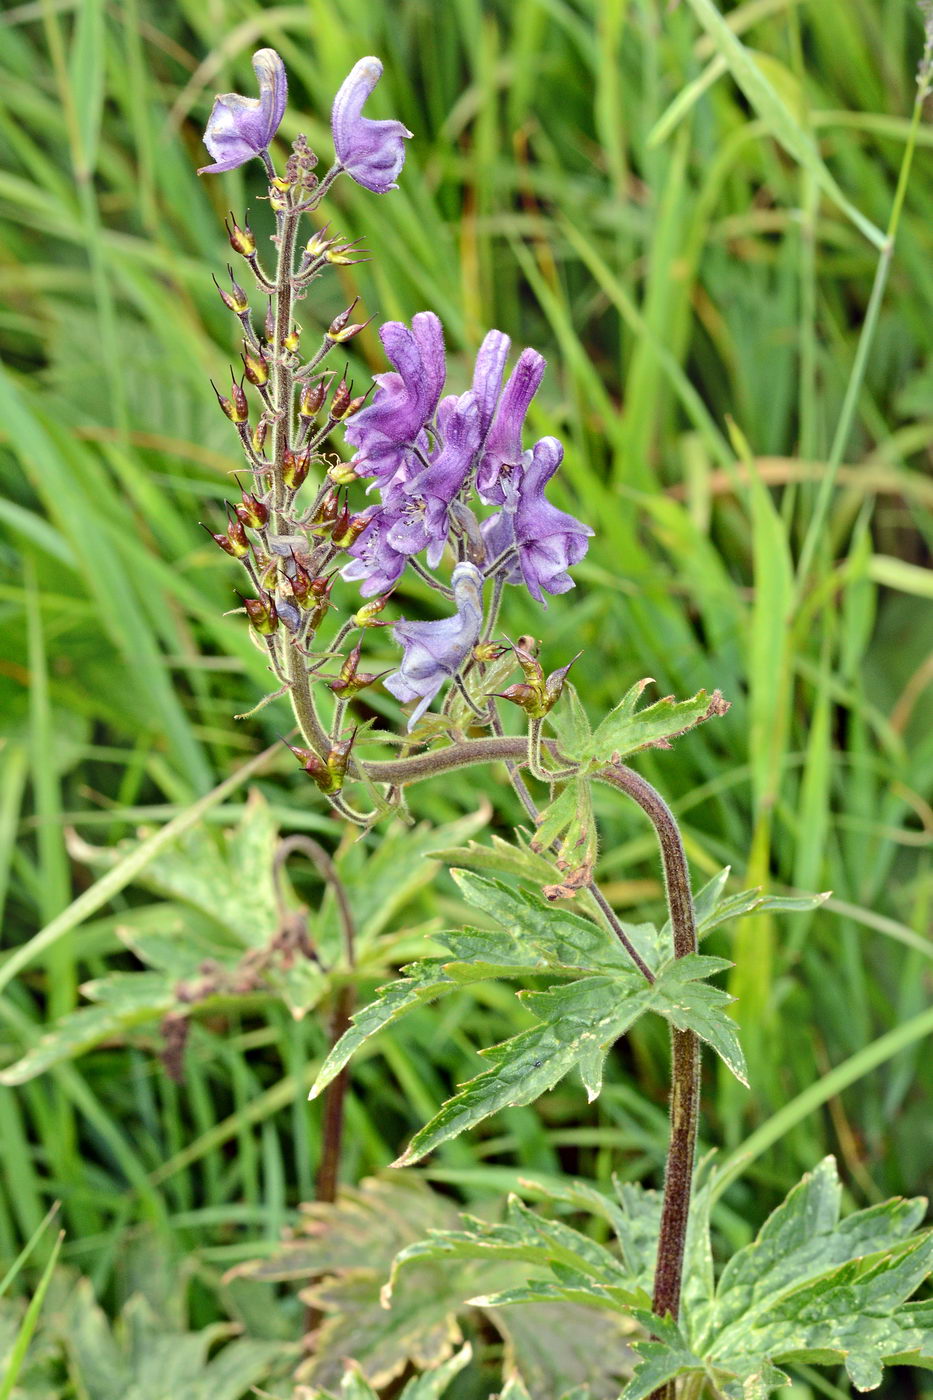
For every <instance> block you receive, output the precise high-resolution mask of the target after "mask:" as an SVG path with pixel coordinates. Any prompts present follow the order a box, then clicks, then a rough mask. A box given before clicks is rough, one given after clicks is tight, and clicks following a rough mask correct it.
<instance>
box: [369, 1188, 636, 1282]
mask: <svg viewBox="0 0 933 1400" xmlns="http://www.w3.org/2000/svg"><path fill="white" fill-rule="evenodd" d="M463 1225H464V1228H463V1229H460V1230H433V1231H431V1234H430V1237H429V1238H428V1239H427V1240H423V1241H419V1242H418V1243H417V1244H414V1245H411V1246H409V1248H408V1249H405V1250H403V1251H402V1253H401V1254H399V1255H398V1257H397V1258H396V1260H395V1263H394V1265H393V1268H392V1277H391V1280H390V1284H389V1290H388V1293H387V1296H391V1292H392V1289H394V1287H395V1284H396V1282H397V1280H398V1278H399V1276H400V1274H402V1273H403V1272H404V1271H405V1269H406V1268H407V1267H410V1266H411V1264H412V1263H413V1262H415V1261H419V1260H425V1259H430V1260H437V1261H448V1262H449V1261H450V1260H452V1259H478V1260H485V1261H489V1260H503V1259H509V1260H514V1261H516V1262H520V1263H522V1264H526V1265H527V1264H533V1265H536V1266H537V1267H538V1268H539V1269H541V1270H542V1273H543V1274H544V1275H548V1274H550V1275H551V1276H552V1278H551V1280H550V1281H549V1282H556V1284H557V1285H559V1286H560V1287H562V1288H566V1287H567V1286H568V1283H569V1282H570V1280H571V1278H572V1280H573V1282H574V1284H575V1285H576V1287H577V1291H578V1292H580V1291H584V1292H585V1291H587V1289H589V1291H590V1293H591V1296H592V1297H593V1298H597V1299H599V1301H600V1302H604V1301H605V1300H606V1299H609V1300H610V1302H611V1304H612V1306H613V1307H615V1308H618V1307H619V1305H620V1303H622V1302H627V1303H630V1304H634V1305H637V1306H639V1307H642V1306H644V1305H645V1303H646V1302H647V1294H646V1293H645V1291H644V1290H643V1289H642V1288H641V1286H640V1285H639V1284H638V1282H637V1281H636V1280H635V1279H633V1278H632V1276H631V1274H630V1273H629V1272H628V1270H627V1269H626V1267H625V1265H624V1264H623V1263H622V1262H621V1261H620V1260H619V1259H618V1258H617V1257H616V1256H615V1255H614V1254H612V1253H611V1252H610V1251H609V1250H608V1249H606V1248H605V1246H604V1245H601V1244H599V1243H598V1242H597V1241H596V1240H593V1239H590V1237H589V1236H588V1235H584V1234H581V1232H580V1231H579V1230H575V1229H573V1228H572V1227H571V1226H569V1225H566V1224H564V1222H563V1221H560V1220H548V1219H546V1218H545V1217H544V1216H541V1215H539V1214H537V1213H536V1212H535V1211H533V1210H531V1209H530V1208H529V1207H528V1206H526V1205H525V1204H524V1203H523V1202H522V1201H521V1200H519V1198H518V1197H517V1196H510V1197H509V1202H508V1209H507V1213H506V1219H505V1220H504V1221H500V1222H489V1221H485V1220H478V1219H474V1218H472V1217H470V1216H464V1217H463ZM481 1277H482V1275H481ZM539 1283H540V1281H539ZM539 1283H536V1284H535V1287H539ZM510 1291H511V1292H514V1289H513V1290H510ZM542 1296H543V1295H542ZM548 1296H550V1295H548ZM474 1301H477V1300H474ZM508 1301H521V1302H528V1301H532V1300H530V1299H528V1298H524V1297H522V1298H519V1297H518V1296H517V1294H516V1296H515V1297H514V1298H511V1297H510V1298H509V1300H508ZM539 1301H540V1300H539ZM578 1301H579V1299H578ZM484 1305H488V1306H494V1305H495V1304H492V1303H491V1302H489V1300H488V1299H486V1300H485V1304H484Z"/></svg>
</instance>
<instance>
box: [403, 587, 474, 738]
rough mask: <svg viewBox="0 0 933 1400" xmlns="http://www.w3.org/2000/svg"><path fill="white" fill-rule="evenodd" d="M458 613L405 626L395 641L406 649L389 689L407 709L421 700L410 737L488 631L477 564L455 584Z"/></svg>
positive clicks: (411, 725)
mask: <svg viewBox="0 0 933 1400" xmlns="http://www.w3.org/2000/svg"><path fill="white" fill-rule="evenodd" d="M451 583H452V586H453V590H454V602H455V603H456V605H457V611H456V613H455V614H454V616H453V617H444V618H441V619H440V620H439V621H437V622H399V623H397V624H396V625H395V627H394V628H393V631H392V635H393V637H394V638H395V640H396V641H397V642H399V643H401V645H402V646H403V647H404V648H405V654H404V656H403V657H402V664H401V666H400V667H399V669H398V670H397V671H393V672H392V674H391V676H387V677H386V679H385V682H384V684H385V688H386V690H389V691H391V692H392V694H393V695H394V696H395V697H396V699H398V700H401V701H402V703H403V704H404V703H406V702H407V701H409V700H419V697H420V700H419V704H418V705H417V706H416V707H415V709H414V710H413V712H412V715H411V718H410V719H409V721H408V729H409V732H410V731H411V730H412V729H413V728H414V727H415V725H416V724H417V723H418V721H419V719H420V718H421V716H422V715H423V714H424V712H425V710H426V709H427V708H428V706H429V705H430V703H431V701H432V700H433V699H434V697H435V695H436V694H437V692H438V691H439V690H440V688H441V686H442V685H443V684H444V682H445V681H446V680H448V679H449V678H450V677H451V676H455V675H456V674H457V672H458V671H459V670H460V667H461V666H462V665H463V663H464V661H466V659H467V657H468V656H469V654H470V652H471V651H472V649H473V647H474V646H475V645H476V642H477V640H478V638H479V632H480V628H481V627H482V625H483V576H482V574H481V573H480V571H479V569H477V568H476V566H475V565H473V564H458V565H457V567H456V568H455V569H454V573H453V578H452V580H451Z"/></svg>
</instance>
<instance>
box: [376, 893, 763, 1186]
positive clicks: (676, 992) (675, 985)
mask: <svg viewBox="0 0 933 1400" xmlns="http://www.w3.org/2000/svg"><path fill="white" fill-rule="evenodd" d="M563 917H566V916H563ZM546 922H547V921H546V920H545V919H542V926H545V925H546ZM580 922H584V921H583V920H581V921H580ZM728 966H729V964H728V963H727V962H725V961H724V960H723V959H721V958H705V957H702V956H700V955H699V954H692V955H691V956H690V957H687V958H679V959H674V960H672V961H671V962H669V963H667V964H666V965H665V966H664V967H663V968H661V970H660V971H659V973H658V975H657V978H656V980H655V981H654V982H653V983H648V982H646V981H645V979H644V978H643V977H642V976H641V974H640V973H636V972H633V971H631V970H629V969H628V968H625V969H622V968H619V969H617V970H615V971H614V972H613V974H612V975H610V976H603V975H593V976H586V977H582V978H580V980H578V981H576V982H571V983H569V984H564V985H561V984H558V985H556V986H554V987H551V988H549V989H548V990H547V991H543V992H524V993H519V996H520V997H521V999H522V1001H523V1003H524V1005H525V1006H527V1007H528V1009H529V1010H530V1011H532V1012H533V1013H534V1014H535V1015H536V1016H537V1017H538V1018H539V1021H540V1024H539V1025H537V1026H532V1027H530V1028H529V1029H528V1030H525V1031H521V1032H520V1033H519V1034H518V1035H516V1036H513V1037H512V1038H511V1039H510V1040H507V1041H505V1042H504V1043H503V1044H501V1045H494V1046H490V1047H488V1048H487V1049H485V1050H482V1051H481V1052H480V1053H481V1055H482V1056H483V1057H484V1058H485V1059H486V1060H488V1061H490V1062H491V1067H490V1068H489V1069H487V1070H485V1071H483V1072H482V1073H481V1074H479V1075H477V1076H476V1078H475V1079H471V1080H469V1081H468V1082H467V1083H466V1084H464V1085H463V1087H462V1088H461V1089H460V1091H459V1093H457V1094H456V1095H455V1096H454V1097H453V1098H452V1099H449V1100H448V1101H447V1103H445V1104H444V1106H443V1107H442V1108H441V1109H440V1111H439V1112H438V1113H437V1114H436V1115H435V1116H434V1118H432V1119H431V1121H430V1123H428V1124H427V1125H426V1126H425V1127H424V1128H422V1129H421V1131H420V1132H419V1133H416V1134H415V1136H414V1138H413V1139H412V1141H411V1143H410V1144H409V1146H408V1148H407V1149H406V1150H405V1152H404V1153H403V1154H402V1155H401V1157H399V1159H398V1161H397V1162H396V1163H395V1165H397V1166H409V1165H410V1164H411V1163H413V1162H416V1161H418V1160H419V1159H420V1158H421V1157H424V1156H425V1155H426V1154H427V1153H428V1152H431V1151H433V1150H434V1148H436V1147H438V1146H439V1145H440V1144H441V1143H442V1142H446V1141H448V1139H450V1138H452V1137H457V1136H458V1135H459V1134H460V1133H462V1132H465V1131H466V1130H467V1129H468V1128H472V1127H475V1126H476V1124H477V1123H480V1122H482V1120H483V1119H484V1118H488V1117H489V1115H490V1114H492V1113H496V1112H497V1111H498V1110H499V1109H502V1108H507V1107H518V1106H520V1105H522V1104H527V1103H532V1102H533V1101H534V1100H535V1099H536V1098H539V1097H540V1095H541V1094H543V1093H546V1092H547V1091H548V1090H549V1089H553V1087H554V1086H555V1084H557V1083H558V1082H559V1081H560V1080H561V1079H562V1078H563V1077H564V1075H566V1074H567V1073H569V1071H570V1070H571V1069H572V1068H573V1067H574V1066H575V1065H578V1064H582V1065H583V1067H584V1070H585V1073H586V1076H587V1080H588V1086H589V1089H590V1092H592V1090H593V1089H594V1088H596V1089H598V1087H599V1083H600V1068H599V1060H598V1057H599V1056H605V1054H606V1053H607V1052H608V1050H609V1049H610V1047H611V1046H612V1045H613V1044H614V1043H615V1041H616V1040H618V1038H619V1037H620V1036H621V1035H623V1034H624V1033H625V1032H626V1031H627V1030H628V1029H629V1027H630V1026H631V1025H632V1024H633V1022H634V1021H635V1020H637V1018H638V1017H639V1016H641V1015H642V1014H644V1012H646V1011H656V1012H657V1013H659V1014H660V1015H662V1016H665V1017H667V1018H668V1019H669V1020H670V1021H672V1022H673V1024H674V1025H675V1026H677V1027H678V1028H679V1029H681V1030H685V1029H690V1030H694V1031H695V1032H696V1033H697V1034H698V1035H699V1036H700V1037H701V1038H702V1039H703V1040H704V1041H706V1043H707V1044H708V1045H710V1046H711V1047H712V1049H714V1050H715V1051H716V1053H717V1054H718V1055H720V1056H721V1057H722V1059H723V1060H724V1061H725V1063H726V1064H727V1065H728V1066H729V1068H730V1069H731V1070H732V1072H733V1074H735V1075H736V1077H737V1078H739V1079H740V1080H742V1082H743V1083H744V1082H745V1065H744V1060H743V1057H742V1051H741V1048H740V1046H739V1043H738V1037H737V1033H736V1028H735V1026H734V1024H733V1022H732V1021H731V1020H730V1019H729V1017H728V1016H726V1015H725V1012H724V1009H723V1008H724V1007H725V1006H726V1004H727V1003H728V1002H729V1001H730V1000H731V998H730V997H729V996H728V994H727V993H726V992H723V991H720V990H719V988H717V987H710V986H708V985H707V984H706V983H705V982H703V981H702V980H700V979H702V978H705V977H706V976H708V975H709V974H711V973H715V972H719V971H721V970H722V969H723V968H725V967H728Z"/></svg>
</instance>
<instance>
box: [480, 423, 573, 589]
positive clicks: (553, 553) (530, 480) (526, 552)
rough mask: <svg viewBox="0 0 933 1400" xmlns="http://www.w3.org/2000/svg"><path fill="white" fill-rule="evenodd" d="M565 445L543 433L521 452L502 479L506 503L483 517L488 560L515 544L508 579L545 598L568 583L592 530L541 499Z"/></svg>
mask: <svg viewBox="0 0 933 1400" xmlns="http://www.w3.org/2000/svg"><path fill="white" fill-rule="evenodd" d="M563 456H564V449H563V446H562V445H561V443H559V442H558V440H557V438H553V437H545V438H542V439H541V441H540V442H537V443H535V446H534V447H533V448H532V450H531V451H530V452H526V453H525V457H524V462H523V465H522V467H521V474H520V475H519V476H518V478H517V480H516V479H515V478H514V477H513V478H512V479H504V480H503V494H504V496H505V504H504V506H503V508H502V510H500V511H497V512H496V514H495V515H492V516H490V518H489V519H488V520H486V521H484V522H483V527H482V532H483V541H484V543H485V545H486V552H487V554H488V556H489V559H490V562H492V561H493V560H494V559H496V558H498V557H499V556H500V555H502V554H504V553H505V551H506V550H507V549H509V548H510V547H512V546H514V548H515V550H516V554H517V559H516V563H515V564H514V565H513V566H512V567H511V568H510V569H509V572H508V573H507V574H506V582H507V583H524V584H525V586H526V587H527V589H528V592H529V593H530V594H531V596H532V597H533V598H535V599H537V601H538V602H539V603H543V602H544V598H543V596H542V589H543V590H545V591H546V592H547V593H566V592H567V591H568V589H570V588H573V586H574V583H573V579H572V578H571V577H570V575H569V574H568V573H567V570H568V569H569V568H570V567H571V565H573V564H579V562H580V560H581V559H582V558H583V556H584V555H585V554H586V551H587V549H588V548H589V545H588V543H587V541H588V539H589V537H590V536H591V535H592V533H593V531H592V530H591V529H590V527H589V526H588V525H583V524H581V522H580V521H579V520H577V519H576V518H575V517H574V516H572V515H568V514H567V512H566V511H563V510H558V509H557V507H556V506H552V505H551V503H550V502H549V501H546V500H545V498H544V488H545V486H546V485H547V483H548V482H549V481H550V479H551V477H552V476H553V475H554V473H555V472H556V471H557V468H558V467H559V466H560V464H561V462H562V460H563Z"/></svg>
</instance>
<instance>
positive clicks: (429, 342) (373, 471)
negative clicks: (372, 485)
mask: <svg viewBox="0 0 933 1400" xmlns="http://www.w3.org/2000/svg"><path fill="white" fill-rule="evenodd" d="M379 338H380V339H381V341H382V344H383V346H384V348H385V352H386V355H387V356H388V358H389V361H390V363H391V364H393V365H394V366H395V369H396V371H397V372H396V373H389V374H377V375H376V376H375V378H376V383H377V384H378V385H379V388H378V389H377V390H376V394H375V397H374V399H373V401H372V403H371V404H369V405H368V406H367V407H366V408H362V409H360V411H359V413H355V414H354V415H353V417H352V418H351V419H350V422H349V424H348V426H347V430H346V439H347V442H348V443H350V445H351V447H355V448H356V449H357V452H358V467H359V471H360V475H361V476H374V477H376V479H377V481H378V483H379V485H380V486H382V487H383V488H385V487H387V486H388V485H389V483H390V482H391V481H392V478H393V477H394V476H395V475H396V473H397V472H398V470H399V468H400V467H402V465H403V464H404V462H405V459H406V454H407V453H408V451H409V449H410V448H411V447H412V445H413V444H414V443H415V442H416V440H417V438H418V435H419V433H421V432H422V431H423V429H424V427H425V425H426V424H427V423H428V422H429V421H430V420H431V419H432V418H433V416H434V411H435V409H436V408H437V404H438V400H439V399H440V396H441V391H442V390H443V388H444V378H445V375H446V372H447V370H446V361H445V358H444V328H443V326H442V325H441V323H440V320H439V319H438V317H437V316H435V314H434V312H433V311H419V312H418V314H417V315H416V316H414V317H413V318H412V323H411V330H409V329H408V327H407V326H405V325H403V324H402V322H401V321H387V322H386V324H385V325H384V326H382V328H381V329H380V331H379Z"/></svg>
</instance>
